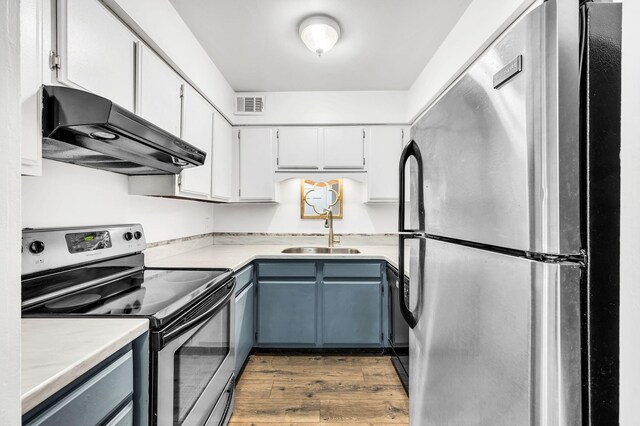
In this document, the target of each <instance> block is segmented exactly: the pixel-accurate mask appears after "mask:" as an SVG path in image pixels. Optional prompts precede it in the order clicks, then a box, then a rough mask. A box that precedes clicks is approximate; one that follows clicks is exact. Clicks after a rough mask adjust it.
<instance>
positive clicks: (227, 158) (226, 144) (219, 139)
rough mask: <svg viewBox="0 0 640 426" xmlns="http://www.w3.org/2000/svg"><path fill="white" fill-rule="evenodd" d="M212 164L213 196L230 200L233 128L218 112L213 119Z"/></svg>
mask: <svg viewBox="0 0 640 426" xmlns="http://www.w3.org/2000/svg"><path fill="white" fill-rule="evenodd" d="M212 164H213V173H212V178H213V181H212V183H211V198H213V199H215V200H218V201H229V200H230V199H231V197H232V195H233V194H232V189H231V188H232V180H233V128H232V127H231V125H230V124H229V122H227V120H225V119H224V117H222V115H220V114H219V113H218V112H215V113H214V119H213V157H212Z"/></svg>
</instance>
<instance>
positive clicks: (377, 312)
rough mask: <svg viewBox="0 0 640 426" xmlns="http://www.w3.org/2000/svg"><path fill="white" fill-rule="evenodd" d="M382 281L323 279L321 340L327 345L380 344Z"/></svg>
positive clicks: (381, 338)
mask: <svg viewBox="0 0 640 426" xmlns="http://www.w3.org/2000/svg"><path fill="white" fill-rule="evenodd" d="M383 291H384V289H383V287H382V282H380V281H378V282H358V281H353V282H323V283H322V299H323V300H322V342H323V344H324V345H325V346H331V345H338V346H361V345H370V346H380V345H382V343H383V334H382V295H383Z"/></svg>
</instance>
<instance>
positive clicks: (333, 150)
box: [324, 127, 366, 169]
mask: <svg viewBox="0 0 640 426" xmlns="http://www.w3.org/2000/svg"><path fill="white" fill-rule="evenodd" d="M365 135H366V133H365V129H364V128H362V127H327V128H325V129H324V168H325V169H363V168H364V141H365Z"/></svg>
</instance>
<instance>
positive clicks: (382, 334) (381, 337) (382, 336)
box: [380, 333, 384, 342]
mask: <svg viewBox="0 0 640 426" xmlns="http://www.w3.org/2000/svg"><path fill="white" fill-rule="evenodd" d="M380 341H381V342H384V333H380Z"/></svg>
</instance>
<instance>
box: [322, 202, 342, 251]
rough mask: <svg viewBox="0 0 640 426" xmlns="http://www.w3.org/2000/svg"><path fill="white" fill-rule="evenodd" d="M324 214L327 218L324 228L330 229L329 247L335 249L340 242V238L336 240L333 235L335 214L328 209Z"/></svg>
mask: <svg viewBox="0 0 640 426" xmlns="http://www.w3.org/2000/svg"><path fill="white" fill-rule="evenodd" d="M324 214H325V216H326V218H325V220H324V227H325V228H329V245H328V247H333V246H334V245H335V244H337V243H339V242H340V238H336V237H335V236H334V235H333V212H332V211H331V209H326V210H325V211H324Z"/></svg>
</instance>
